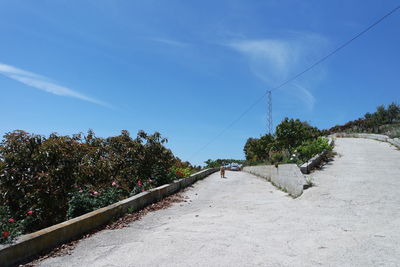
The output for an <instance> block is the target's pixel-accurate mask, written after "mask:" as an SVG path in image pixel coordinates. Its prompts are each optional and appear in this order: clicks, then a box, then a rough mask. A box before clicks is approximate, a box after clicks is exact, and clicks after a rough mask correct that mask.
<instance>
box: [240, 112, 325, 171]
mask: <svg viewBox="0 0 400 267" xmlns="http://www.w3.org/2000/svg"><path fill="white" fill-rule="evenodd" d="M325 134H327V132H325V131H320V130H318V129H317V128H315V127H312V126H311V125H309V124H308V123H307V122H303V121H300V120H298V119H296V120H295V119H289V118H285V119H284V120H282V122H281V123H280V124H279V125H278V126H277V127H276V134H275V136H273V135H271V134H266V135H263V136H261V137H260V138H249V139H247V142H246V144H245V145H244V148H243V150H244V153H245V155H246V161H247V164H249V165H254V164H264V163H268V164H278V163H299V164H300V163H302V162H304V161H306V160H307V159H309V158H311V157H312V156H313V155H315V154H318V153H320V152H321V151H322V150H324V148H325V147H324V146H322V145H319V144H320V143H319V142H327V140H326V139H322V138H321V139H320V138H318V137H320V136H322V135H325ZM322 140H324V141H322ZM324 144H325V143H324ZM299 148H300V149H301V151H302V153H300V154H299V153H298V152H297V150H299Z"/></svg>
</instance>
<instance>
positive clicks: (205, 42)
mask: <svg viewBox="0 0 400 267" xmlns="http://www.w3.org/2000/svg"><path fill="white" fill-rule="evenodd" d="M396 5H398V1H392V0H386V1H370V0H357V1H355V0H337V1H320V0H310V1H305V0H301V1H300V0H298V1H297V0H290V1H289V0H279V1H278V0H274V1H267V0H262V1H261V0H259V1H257V0H251V1H250V0H242V1H237V0H220V1H208V0H204V1H188V0H180V1H178V0H168V1H162V0H146V1H144V0H143V1H127V0H126V1H120V0H107V1H105V0H92V1H84V0H82V1H66V0H48V1H27V0H26V1H22V0H13V1H11V0H9V1H4V0H1V1H0V20H1V23H0V36H1V39H0V92H1V100H2V101H1V105H0V111H1V114H2V119H1V123H0V134H1V135H3V134H4V133H6V132H9V131H12V130H15V129H23V130H26V131H28V132H33V133H37V134H49V133H51V132H57V133H59V134H68V135H69V134H73V133H78V132H86V131H87V130H88V129H89V128H91V129H93V130H94V131H95V132H96V134H97V135H98V136H103V137H106V136H111V135H117V134H119V132H120V130H122V129H127V130H129V131H130V132H131V134H132V135H135V134H136V132H137V131H138V130H139V129H143V130H145V131H148V132H153V131H160V132H161V133H162V134H163V136H165V137H167V138H168V139H169V143H168V147H170V148H171V149H172V150H173V152H174V153H175V154H176V155H177V156H178V157H180V158H181V159H183V160H190V161H191V162H192V163H194V164H201V163H202V162H203V161H205V160H207V159H208V158H226V157H227V158H243V157H244V155H243V145H244V143H245V141H246V139H247V138H248V137H259V136H260V135H262V134H264V133H265V132H266V130H267V125H266V110H267V106H266V99H265V100H264V101H263V102H261V103H260V104H258V105H257V106H256V107H255V108H254V109H252V110H251V111H250V112H249V113H248V114H247V115H246V116H245V117H243V119H242V120H240V121H239V122H238V123H236V124H235V125H233V126H232V127H231V128H230V129H229V130H228V131H226V132H225V133H224V134H223V135H222V136H220V137H219V138H218V139H216V140H215V141H214V142H212V143H211V144H210V145H209V146H208V147H207V148H206V149H204V150H201V151H199V149H200V148H202V147H203V146H204V145H205V144H207V143H208V142H209V141H210V140H213V139H214V137H215V136H216V135H217V134H218V133H219V132H220V131H221V130H222V129H224V128H225V127H226V126H227V125H228V124H229V123H231V122H232V121H233V120H234V119H236V118H237V117H238V116H239V115H240V114H241V113H242V112H243V111H244V110H245V109H246V108H247V107H248V106H249V105H251V104H252V103H253V102H254V101H255V100H256V99H258V98H259V97H260V96H261V95H262V94H263V93H264V92H265V91H266V90H268V88H271V87H274V86H276V85H278V84H279V83H281V82H282V81H284V80H285V79H287V78H288V77H290V76H291V75H293V74H295V73H297V72H299V71H301V70H303V69H304V68H305V67H307V66H308V65H310V64H311V63H313V62H314V61H316V60H318V59H319V58H321V57H322V56H324V55H325V54H327V53H329V52H330V51H331V50H333V49H334V48H336V47H338V46H339V45H340V44H342V43H343V42H345V41H347V40H348V39H350V38H351V37H352V36H354V35H355V34H356V33H358V32H360V31H361V30H363V29H364V28H365V27H366V26H368V25H369V24H371V23H372V22H374V21H375V20H377V19H378V18H379V17H381V16H382V15H383V14H385V13H387V12H388V11H389V10H391V9H393V8H394V7H395V6H396ZM399 47H400V12H396V13H394V14H393V15H392V16H390V17H389V18H388V19H386V20H385V21H383V22H382V23H381V24H379V25H378V26H377V27H375V28H374V29H373V30H371V31H370V32H368V33H367V34H366V35H364V36H362V37H361V38H359V39H357V40H356V41H355V42H353V43H352V44H351V45H350V46H348V47H347V48H345V49H344V50H342V51H340V52H339V53H338V54H336V55H335V56H333V57H332V58H330V59H329V60H327V61H326V62H324V63H323V64H321V65H319V66H318V67H317V68H315V69H313V70H312V71H310V72H308V73H306V74H305V75H303V76H302V77H300V78H299V79H297V80H295V81H294V82H292V83H290V84H289V85H287V86H285V87H284V88H282V89H281V90H278V91H276V92H274V93H273V120H274V125H277V124H278V123H279V122H280V121H281V120H282V119H283V118H284V117H286V116H287V117H291V118H300V119H301V120H305V121H308V122H310V123H311V124H312V125H315V126H317V127H319V128H329V127H331V126H334V125H336V124H341V123H344V122H346V121H348V120H352V119H356V118H358V117H360V116H362V115H363V114H365V112H367V111H373V110H374V109H375V107H376V106H377V105H380V104H388V103H390V102H392V101H395V102H400V101H399V100H400V93H399V92H400V80H399V74H400V63H399V62H400V52H399Z"/></svg>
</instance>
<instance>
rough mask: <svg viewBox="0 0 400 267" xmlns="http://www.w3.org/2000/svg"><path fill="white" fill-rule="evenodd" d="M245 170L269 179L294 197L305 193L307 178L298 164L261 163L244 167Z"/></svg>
mask: <svg viewBox="0 0 400 267" xmlns="http://www.w3.org/2000/svg"><path fill="white" fill-rule="evenodd" d="M243 171H245V172H248V173H251V174H254V175H257V176H260V177H262V178H265V179H267V180H268V181H270V182H271V183H272V184H273V185H275V186H277V187H279V188H280V189H281V190H283V191H286V192H288V193H289V194H290V195H291V196H292V197H298V196H300V195H301V194H302V193H303V187H304V184H305V183H306V179H305V178H304V176H303V174H302V173H301V171H300V169H299V167H297V165H296V164H282V165H278V167H275V166H274V165H261V166H249V167H244V168H243Z"/></svg>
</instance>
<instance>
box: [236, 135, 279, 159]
mask: <svg viewBox="0 0 400 267" xmlns="http://www.w3.org/2000/svg"><path fill="white" fill-rule="evenodd" d="M274 143H275V138H274V136H273V135H271V134H266V135H263V136H261V137H260V138H249V139H247V141H246V144H245V145H244V148H243V151H244V154H245V156H246V160H247V161H251V162H258V161H265V160H268V159H269V152H270V150H271V148H272V147H273V146H274Z"/></svg>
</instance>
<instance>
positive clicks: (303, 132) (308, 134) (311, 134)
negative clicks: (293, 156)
mask: <svg viewBox="0 0 400 267" xmlns="http://www.w3.org/2000/svg"><path fill="white" fill-rule="evenodd" d="M321 134H322V133H321V131H319V130H318V129H317V128H315V127H312V126H310V125H309V124H308V123H307V122H302V121H300V120H299V119H296V120H294V119H290V120H289V119H288V118H285V119H284V120H283V121H282V122H281V123H280V124H279V125H278V126H277V127H276V146H277V147H278V148H280V149H281V150H283V149H287V150H289V153H291V152H292V151H293V149H295V148H296V147H298V146H299V145H301V144H302V143H303V142H305V141H308V140H313V139H315V138H317V137H318V136H321Z"/></svg>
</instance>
